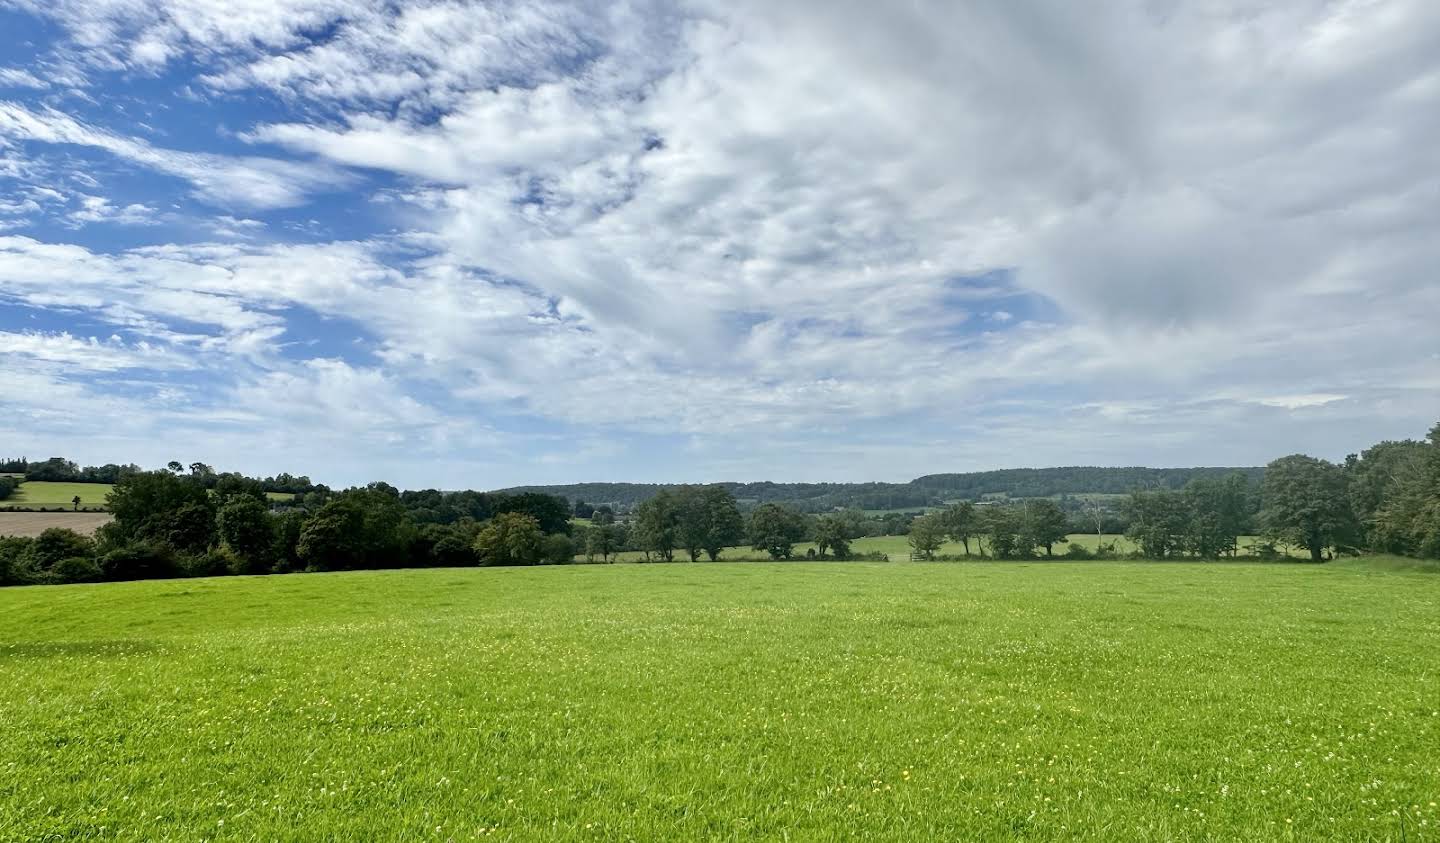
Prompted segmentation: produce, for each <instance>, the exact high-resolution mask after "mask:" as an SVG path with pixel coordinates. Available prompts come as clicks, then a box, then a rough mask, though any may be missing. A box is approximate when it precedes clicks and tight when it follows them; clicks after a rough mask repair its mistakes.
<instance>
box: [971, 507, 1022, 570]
mask: <svg viewBox="0 0 1440 843" xmlns="http://www.w3.org/2000/svg"><path fill="white" fill-rule="evenodd" d="M983 512H984V514H983V516H982V517H981V520H980V530H981V533H982V534H983V535H984V536H985V541H986V542H987V543H988V544H989V545H990V554H991V555H992V556H994V557H995V558H996V559H1013V558H1014V557H1016V556H1019V555H1021V550H1022V549H1023V548H1022V545H1021V540H1020V529H1021V526H1022V523H1023V519H1022V518H1021V517H1020V513H1019V512H1017V511H1016V509H1015V507H1013V506H1005V505H997V506H988V507H986V508H985V509H984V511H983Z"/></svg>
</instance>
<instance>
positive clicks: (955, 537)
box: [943, 501, 980, 556]
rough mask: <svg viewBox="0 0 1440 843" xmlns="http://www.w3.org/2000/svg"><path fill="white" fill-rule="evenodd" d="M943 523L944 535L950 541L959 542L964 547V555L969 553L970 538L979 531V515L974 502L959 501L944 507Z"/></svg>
mask: <svg viewBox="0 0 1440 843" xmlns="http://www.w3.org/2000/svg"><path fill="white" fill-rule="evenodd" d="M943 522H944V524H945V535H947V536H949V538H950V541H954V542H959V543H960V544H961V545H962V546H963V547H964V548H965V555H966V556H969V555H970V539H971V538H973V537H975V536H976V535H978V534H979V532H980V517H979V516H978V515H977V514H976V512H975V504H973V503H971V502H970V501H960V502H959V503H955V504H951V505H950V506H948V507H946V509H945V514H944V516H943Z"/></svg>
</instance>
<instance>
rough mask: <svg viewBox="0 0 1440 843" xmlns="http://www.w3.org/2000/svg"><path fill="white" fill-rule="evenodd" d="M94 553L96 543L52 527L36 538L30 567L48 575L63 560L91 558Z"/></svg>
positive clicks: (71, 532) (31, 547) (72, 531)
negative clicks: (79, 557)
mask: <svg viewBox="0 0 1440 843" xmlns="http://www.w3.org/2000/svg"><path fill="white" fill-rule="evenodd" d="M94 552H95V545H94V542H92V541H90V539H88V538H86V537H85V536H82V535H80V534H79V533H77V532H75V531H74V530H69V529H66V528H64V527H51V528H50V529H48V530H45V531H44V532H42V533H40V535H38V536H36V537H35V541H34V543H32V544H31V545H30V567H32V568H34V569H35V570H36V571H39V572H41V573H48V572H49V571H51V570H53V569H54V567H55V566H56V565H58V564H60V561H61V560H62V559H69V558H71V557H74V556H90V555H92V554H93V553H94Z"/></svg>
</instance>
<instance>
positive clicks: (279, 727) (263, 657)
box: [0, 560, 1440, 841]
mask: <svg viewBox="0 0 1440 843" xmlns="http://www.w3.org/2000/svg"><path fill="white" fill-rule="evenodd" d="M1382 567H1383V563H1381V562H1373V561H1353V560H1352V561H1347V562H1343V563H1334V564H1330V565H1292V564H1279V565H1277V564H1270V565H1260V564H1169V565H1155V564H1143V563H1138V564H1137V563H1131V564H1125V563H1087V564H1073V565H1070V564H1067V565H1051V564H1043V563H1036V564H1023V563H1021V564H1012V563H987V564H908V563H907V564H890V565H885V564H803V563H791V564H783V563H782V564H736V565H663V566H662V565H653V566H638V565H620V566H599V565H597V566H579V567H563V568H539V569H468V570H459V569H447V570H425V571H392V572H370V573H350V574H314V575H294V576H285V577H272V578H232V579H216V580H185V581H170V582H150V583H121V584H112V585H97V586H57V587H38V588H18V589H6V590H0V765H3V769H4V775H3V776H0V839H4V840H61V839H66V840H69V839H106V840H198V839H209V840H217V841H218V840H272V839H285V840H333V841H342V840H344V841H348V840H402V839H403V840H471V839H481V838H491V839H513V840H547V841H548V840H631V839H634V840H699V839H723V840H748V839H774V840H785V839H789V840H844V839H849V840H906V841H910V840H974V839H987V840H1003V839H1014V838H1016V837H1027V838H1032V839H1076V838H1080V839H1091V840H1106V841H1109V840H1185V839H1191V840H1262V839H1263V840H1275V839H1280V840H1285V839H1291V840H1317V839H1351V840H1360V839H1369V840H1386V839H1388V840H1402V839H1404V840H1410V841H1417V840H1434V839H1440V827H1437V824H1440V808H1437V807H1436V803H1437V802H1440V671H1437V669H1436V667H1437V655H1436V654H1437V653H1440V576H1437V575H1435V574H1423V573H1406V572H1400V571H1390V570H1383V569H1382Z"/></svg>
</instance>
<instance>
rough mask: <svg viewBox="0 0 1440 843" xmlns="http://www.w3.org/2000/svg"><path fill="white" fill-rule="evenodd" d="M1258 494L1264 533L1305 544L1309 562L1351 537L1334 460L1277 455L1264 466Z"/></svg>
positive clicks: (1348, 514) (1351, 516)
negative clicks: (1261, 483) (1261, 499)
mask: <svg viewBox="0 0 1440 843" xmlns="http://www.w3.org/2000/svg"><path fill="white" fill-rule="evenodd" d="M1262 497H1263V500H1264V502H1265V508H1264V510H1263V511H1262V512H1261V523H1262V524H1263V525H1264V527H1265V533H1266V536H1267V537H1268V538H1272V539H1275V540H1280V541H1289V542H1291V543H1294V544H1298V545H1300V546H1302V547H1305V548H1306V549H1308V550H1309V551H1310V559H1311V561H1313V562H1319V561H1321V560H1323V559H1324V558H1325V556H1324V554H1325V551H1326V550H1327V549H1333V548H1335V547H1337V546H1339V545H1343V544H1348V543H1349V542H1351V541H1352V540H1353V539H1354V537H1355V516H1354V513H1353V512H1352V511H1351V509H1350V498H1349V494H1348V490H1347V489H1346V485H1345V472H1344V471H1342V470H1341V469H1340V467H1339V466H1337V465H1335V464H1334V463H1331V462H1327V461H1325V460H1321V459H1316V458H1315V457H1309V456H1305V455H1304V454H1294V455H1291V456H1288V457H1281V458H1280V459H1278V460H1275V461H1274V462H1271V463H1270V464H1269V465H1267V466H1266V467H1265V481H1264V486H1263V493H1262Z"/></svg>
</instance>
